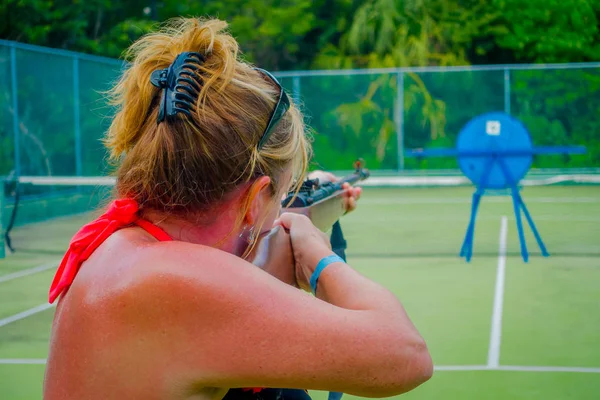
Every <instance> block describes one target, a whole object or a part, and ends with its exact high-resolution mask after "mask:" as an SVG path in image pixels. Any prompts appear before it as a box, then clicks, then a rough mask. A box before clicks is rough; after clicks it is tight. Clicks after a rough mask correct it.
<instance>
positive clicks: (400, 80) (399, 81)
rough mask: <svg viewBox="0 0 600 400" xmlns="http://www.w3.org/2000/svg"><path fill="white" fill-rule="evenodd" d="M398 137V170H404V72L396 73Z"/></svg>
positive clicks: (395, 115) (395, 114)
mask: <svg viewBox="0 0 600 400" xmlns="http://www.w3.org/2000/svg"><path fill="white" fill-rule="evenodd" d="M394 120H395V121H394V122H395V123H396V139H397V140H398V171H403V170H404V72H402V71H401V70H399V71H398V72H397V73H396V110H395V112H394Z"/></svg>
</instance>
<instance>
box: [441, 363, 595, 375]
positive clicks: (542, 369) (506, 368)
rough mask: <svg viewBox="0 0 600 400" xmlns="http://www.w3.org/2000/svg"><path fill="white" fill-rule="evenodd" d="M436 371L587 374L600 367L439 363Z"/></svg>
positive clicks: (593, 372)
mask: <svg viewBox="0 0 600 400" xmlns="http://www.w3.org/2000/svg"><path fill="white" fill-rule="evenodd" d="M434 370H436V371H514V372H575V373H584V374H585V373H587V374H600V368H586V367H542V366H533V365H531V366H530V365H499V366H497V367H489V366H487V365H439V366H435V367H434Z"/></svg>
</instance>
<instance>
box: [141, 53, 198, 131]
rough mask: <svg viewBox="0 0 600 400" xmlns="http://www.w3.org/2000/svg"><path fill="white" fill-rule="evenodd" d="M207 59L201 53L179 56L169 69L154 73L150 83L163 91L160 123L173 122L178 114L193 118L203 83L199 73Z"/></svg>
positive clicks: (159, 116)
mask: <svg viewBox="0 0 600 400" xmlns="http://www.w3.org/2000/svg"><path fill="white" fill-rule="evenodd" d="M204 60H205V58H204V56H203V55H202V54H200V53H194V52H185V53H181V54H179V55H178V56H177V57H176V58H175V60H174V61H173V63H172V64H171V65H169V67H168V68H165V69H159V70H156V71H154V72H152V75H151V76H150V82H151V83H152V84H153V85H154V86H156V87H157V88H161V89H163V94H162V98H161V100H160V110H159V112H158V122H162V121H164V120H165V119H166V120H167V121H169V120H173V119H174V118H175V116H176V115H177V114H178V113H184V114H185V115H187V116H191V115H192V114H191V110H192V109H193V107H194V105H195V103H196V101H197V100H198V95H199V94H200V88H201V86H202V81H201V80H200V78H199V76H198V73H197V72H196V71H197V70H198V69H200V65H202V63H203V62H204Z"/></svg>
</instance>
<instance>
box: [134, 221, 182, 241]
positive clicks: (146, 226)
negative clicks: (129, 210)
mask: <svg viewBox="0 0 600 400" xmlns="http://www.w3.org/2000/svg"><path fill="white" fill-rule="evenodd" d="M134 224H136V225H137V226H139V227H140V228H142V229H143V230H145V231H146V232H148V233H149V234H151V235H152V236H154V238H155V239H156V240H158V241H159V242H169V241H171V240H173V238H171V236H169V234H168V233H167V232H165V231H163V230H162V229H161V228H159V227H158V226H156V225H154V224H153V223H152V222H150V221H147V220H145V219H142V218H138V219H137V220H136V221H135V222H134Z"/></svg>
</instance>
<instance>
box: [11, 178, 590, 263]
mask: <svg viewBox="0 0 600 400" xmlns="http://www.w3.org/2000/svg"><path fill="white" fill-rule="evenodd" d="M557 172H558V173H557ZM557 172H554V173H552V172H539V171H538V172H535V171H534V172H532V173H530V174H529V175H528V176H527V177H526V179H524V180H523V181H522V182H521V183H522V184H523V186H525V188H524V189H523V190H524V192H525V193H524V198H525V201H526V202H527V201H528V198H529V199H530V200H531V202H533V203H536V202H537V203H544V204H547V205H548V206H549V208H548V207H546V208H541V209H540V212H544V213H545V214H544V216H543V218H558V217H560V218H563V219H565V218H566V219H568V215H569V213H573V218H572V220H573V221H575V220H577V219H582V218H583V219H587V217H585V216H582V215H575V214H577V212H578V208H577V204H579V203H581V202H582V201H584V200H585V202H584V203H585V204H587V206H591V207H592V208H594V209H593V210H591V209H590V210H589V211H590V212H592V213H595V212H596V208H595V206H594V204H600V191H598V188H597V187H591V188H587V189H585V188H582V189H577V190H576V191H573V190H572V189H569V188H565V187H563V186H564V185H578V186H589V185H600V174H598V173H572V174H569V173H565V172H564V171H557ZM338 175H339V176H344V175H345V172H344V171H340V172H339V173H338ZM114 184H115V178H114V177H107V176H98V177H72V176H71V177H37V176H22V177H20V178H19V179H18V180H15V179H5V180H4V184H3V185H0V186H1V187H2V189H3V191H4V194H3V195H2V196H0V229H1V231H2V232H3V234H2V235H0V236H1V238H0V257H3V256H4V254H3V253H2V250H4V249H5V245H6V248H7V249H8V250H9V253H10V252H12V251H16V252H17V253H18V252H19V251H30V252H47V251H49V248H56V246H54V247H53V246H46V245H41V243H48V242H52V240H49V238H48V236H51V237H53V236H56V239H57V240H59V237H60V236H64V237H66V238H69V237H70V236H71V235H72V234H73V233H74V231H75V230H76V228H77V227H79V226H81V225H83V224H84V223H86V222H88V221H89V220H90V219H91V215H90V214H89V213H90V212H92V213H93V212H96V213H100V211H99V210H101V209H102V208H103V207H104V206H105V205H106V204H107V203H108V202H109V201H110V199H111V198H112V196H113V188H114ZM361 184H362V185H363V186H365V187H368V189H367V192H368V194H367V195H365V198H364V200H363V201H361V202H362V203H363V204H364V206H362V207H361V208H362V209H363V211H362V212H360V213H356V216H354V215H351V216H349V217H348V218H345V221H348V224H350V225H352V224H353V223H356V228H357V231H358V228H360V227H362V226H366V225H365V224H376V221H375V217H377V218H379V214H382V216H381V218H382V220H381V221H380V222H381V223H383V222H384V221H387V220H389V218H390V216H389V215H390V213H393V214H395V217H397V218H398V221H399V223H401V222H403V221H404V222H408V221H413V222H418V223H421V224H425V225H427V221H428V218H429V215H430V213H431V212H432V211H433V209H434V208H435V209H436V210H435V211H436V212H437V213H438V214H439V217H436V220H439V219H440V218H441V219H443V218H447V219H451V220H452V223H455V224H456V225H457V227H456V229H453V230H452V232H453V233H452V234H453V235H457V237H460V236H462V232H461V231H462V230H463V229H462V226H463V225H464V224H466V222H467V217H468V216H467V213H468V210H469V205H468V204H469V203H470V199H471V197H470V194H471V193H472V190H473V189H472V188H471V187H470V182H469V181H468V180H467V179H466V178H465V177H464V176H463V175H461V174H460V173H455V174H449V173H448V172H447V171H446V173H445V174H444V175H441V174H439V175H432V174H431V173H427V174H425V173H418V172H414V173H407V174H404V175H389V176H385V175H379V176H378V175H375V176H372V177H370V178H369V179H368V180H367V181H364V182H361ZM529 187H531V188H529ZM557 187H558V188H557ZM560 187H562V188H560ZM552 188H554V189H552ZM1 194H2V193H0V195H1ZM498 194H501V195H502V194H504V193H498ZM483 201H484V202H488V200H483ZM565 201H569V202H572V205H573V208H570V207H569V208H568V209H565V210H563V209H559V208H560V207H563V208H564V207H565V205H564V204H563V203H564V202H565ZM492 202H496V203H498V202H504V203H506V205H507V206H509V202H510V199H509V198H508V197H504V198H496V199H494V200H492ZM434 204H435V205H436V206H434ZM561 204H562V205H561ZM585 204H584V205H585ZM535 208H536V206H535V204H534V211H536V210H535ZM387 210H389V212H388V211H387ZM411 210H412V211H411ZM509 211H510V209H509ZM554 211H556V214H559V213H563V214H562V215H558V216H555V217H552V215H551V214H553V213H554ZM564 211H566V212H567V214H564ZM405 213H406V215H404V214H405ZM534 216H535V212H534ZM594 218H597V216H596V217H594ZM354 220H356V221H354ZM345 221H344V222H345ZM345 223H346V222H345ZM42 226H43V227H44V229H41V228H40V229H38V227H42ZM16 228H18V229H16ZM425 228H426V227H424V228H423V229H424V230H426V229H425ZM433 229H435V227H433ZM454 232H455V233H454ZM357 235H358V234H357ZM42 236H43V237H42ZM60 240H62V241H61V242H60V246H58V247H59V248H61V249H64V245H63V242H64V239H60ZM3 241H4V242H5V243H2V242H3ZM56 244H58V242H57V243H54V245H56ZM598 250H600V249H598Z"/></svg>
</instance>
